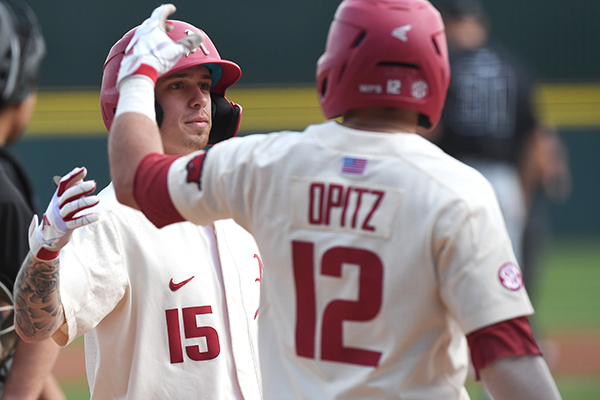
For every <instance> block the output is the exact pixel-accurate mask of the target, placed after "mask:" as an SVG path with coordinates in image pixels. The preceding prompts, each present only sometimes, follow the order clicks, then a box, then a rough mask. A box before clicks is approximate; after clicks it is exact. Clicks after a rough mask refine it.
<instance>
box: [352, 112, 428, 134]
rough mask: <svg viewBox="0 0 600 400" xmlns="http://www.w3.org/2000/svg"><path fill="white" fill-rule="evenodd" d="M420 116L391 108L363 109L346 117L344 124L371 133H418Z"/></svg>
mask: <svg viewBox="0 0 600 400" xmlns="http://www.w3.org/2000/svg"><path fill="white" fill-rule="evenodd" d="M418 121H419V114H418V113H416V112H414V111H409V110H401V109H391V108H361V109H357V110H350V111H348V112H347V113H346V115H344V122H342V124H343V125H344V126H347V127H348V128H352V129H359V130H363V131H370V132H385V133H395V132H408V133H417V127H418Z"/></svg>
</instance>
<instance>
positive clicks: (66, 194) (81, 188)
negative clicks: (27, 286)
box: [29, 167, 99, 261]
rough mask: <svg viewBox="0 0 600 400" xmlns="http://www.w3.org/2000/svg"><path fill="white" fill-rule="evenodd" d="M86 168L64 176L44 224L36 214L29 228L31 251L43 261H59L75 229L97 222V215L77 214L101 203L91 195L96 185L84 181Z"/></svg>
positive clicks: (77, 169)
mask: <svg viewBox="0 0 600 400" xmlns="http://www.w3.org/2000/svg"><path fill="white" fill-rule="evenodd" d="M86 175H87V170H86V169H85V168H79V167H78V168H75V169H73V171H71V172H69V173H68V174H67V175H65V176H63V177H62V179H61V180H60V182H59V184H58V188H57V189H56V191H55V192H54V196H52V200H51V201H50V204H48V209H47V210H46V213H45V214H44V217H43V219H42V223H41V224H39V225H38V216H37V215H34V216H33V220H32V221H31V225H29V249H30V251H31V254H32V255H33V256H34V257H36V258H37V259H40V260H46V261H52V260H54V259H56V258H58V256H59V254H60V249H62V248H63V247H64V245H65V244H67V242H68V241H69V239H70V238H71V234H72V232H73V230H74V229H75V228H78V227H80V226H84V225H87V224H91V223H92V222H95V221H97V220H98V214H96V213H90V214H84V215H78V213H79V212H80V211H83V210H85V209H87V208H90V207H93V206H95V205H96V204H98V201H99V199H98V196H95V195H92V196H88V195H89V194H90V193H92V192H93V191H94V190H95V189H96V182H94V181H84V180H83V178H85V176H86Z"/></svg>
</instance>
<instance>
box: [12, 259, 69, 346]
mask: <svg viewBox="0 0 600 400" xmlns="http://www.w3.org/2000/svg"><path fill="white" fill-rule="evenodd" d="M59 266H60V259H58V258H57V259H56V260H54V261H41V260H36V261H35V262H33V260H32V259H31V257H30V256H27V259H26V260H25V263H24V264H23V266H22V268H21V270H20V271H19V275H18V276H17V281H16V284H15V289H16V290H15V295H16V298H15V312H16V318H15V323H16V324H17V325H18V326H19V328H20V329H21V332H23V333H24V334H25V335H27V336H28V337H33V336H35V334H36V333H37V332H43V331H46V332H54V331H56V330H57V329H58V328H59V327H60V326H61V325H62V323H63V320H64V316H63V309H62V306H61V301H60V290H59V284H58V270H59Z"/></svg>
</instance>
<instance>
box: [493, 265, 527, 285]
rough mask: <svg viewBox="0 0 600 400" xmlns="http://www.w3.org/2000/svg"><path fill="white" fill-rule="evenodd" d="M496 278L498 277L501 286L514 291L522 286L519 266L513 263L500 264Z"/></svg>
mask: <svg viewBox="0 0 600 400" xmlns="http://www.w3.org/2000/svg"><path fill="white" fill-rule="evenodd" d="M498 278H500V283H502V286H504V287H505V288H507V289H509V290H512V291H516V290H519V289H521V288H522V287H523V275H521V271H520V270H519V267H517V266H516V265H515V264H513V263H510V262H508V263H506V264H504V265H502V266H501V267H500V270H499V271H498Z"/></svg>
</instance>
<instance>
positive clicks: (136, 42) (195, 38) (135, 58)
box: [117, 4, 204, 88]
mask: <svg viewBox="0 0 600 400" xmlns="http://www.w3.org/2000/svg"><path fill="white" fill-rule="evenodd" d="M175 10H176V8H175V6H174V5H173V4H163V5H161V6H159V7H157V8H156V9H154V11H153V12H152V15H151V16H150V18H148V19H147V20H145V21H144V22H143V23H142V25H140V26H139V27H138V28H137V29H136V30H135V34H134V35H133V38H131V42H129V45H128V46H127V49H126V50H125V56H124V57H123V60H122V61H121V68H120V69H119V76H118V77H117V88H119V87H120V85H121V82H122V81H123V79H125V78H127V77H129V76H132V75H137V74H141V75H146V76H148V77H149V78H150V79H152V81H153V82H154V83H156V79H158V77H160V76H161V75H164V74H166V73H167V72H169V70H170V69H171V68H172V67H173V66H174V65H175V64H177V61H179V59H181V57H182V56H183V55H184V54H186V53H187V52H189V51H191V50H193V49H195V48H196V47H198V46H200V44H201V43H202V41H203V40H204V37H203V36H202V35H200V34H193V35H189V36H187V37H185V38H183V39H181V40H179V41H177V42H174V41H173V40H171V38H169V36H167V32H168V31H170V30H171V29H173V25H171V24H169V23H167V17H168V16H169V15H171V14H173V13H174V12H175Z"/></svg>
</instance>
